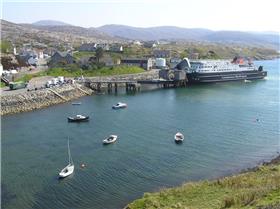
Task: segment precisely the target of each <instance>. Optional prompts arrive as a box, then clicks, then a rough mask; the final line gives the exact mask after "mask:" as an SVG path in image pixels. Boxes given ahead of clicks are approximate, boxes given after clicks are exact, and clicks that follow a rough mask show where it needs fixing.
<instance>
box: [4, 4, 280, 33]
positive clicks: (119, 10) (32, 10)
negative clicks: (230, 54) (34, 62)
mask: <svg viewBox="0 0 280 209" xmlns="http://www.w3.org/2000/svg"><path fill="white" fill-rule="evenodd" d="M0 1H2V4H1V7H2V8H1V9H2V11H1V19H4V20H8V21H11V22H15V23H33V22H36V21H38V20H46V19H48V20H59V21H63V22H66V23H70V24H72V25H77V26H82V27H98V26H102V25H105V24H122V25H129V26H135V27H152V26H163V25H168V26H179V27H185V28H208V29H211V30H239V31H256V32H263V31H275V32H280V24H279V22H277V20H279V19H280V18H279V16H280V15H279V14H280V13H279V8H280V1H279V0H265V1H264V0H80V1H79V0H0ZM278 2H279V3H278Z"/></svg>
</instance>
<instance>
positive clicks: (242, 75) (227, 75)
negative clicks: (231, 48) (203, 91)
mask: <svg viewBox="0 0 280 209" xmlns="http://www.w3.org/2000/svg"><path fill="white" fill-rule="evenodd" d="M266 76H267V72H266V71H259V70H254V71H242V72H223V73H187V78H188V82H189V83H212V82H225V81H239V80H256V79H263V78H264V77H266Z"/></svg>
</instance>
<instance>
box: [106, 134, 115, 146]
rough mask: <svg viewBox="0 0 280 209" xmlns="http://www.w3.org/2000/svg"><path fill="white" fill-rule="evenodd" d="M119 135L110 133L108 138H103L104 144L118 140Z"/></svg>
mask: <svg viewBox="0 0 280 209" xmlns="http://www.w3.org/2000/svg"><path fill="white" fill-rule="evenodd" d="M117 138H118V136H117V135H110V136H109V137H108V138H106V139H104V140H103V144H111V143H114V142H115V141H116V140H117Z"/></svg>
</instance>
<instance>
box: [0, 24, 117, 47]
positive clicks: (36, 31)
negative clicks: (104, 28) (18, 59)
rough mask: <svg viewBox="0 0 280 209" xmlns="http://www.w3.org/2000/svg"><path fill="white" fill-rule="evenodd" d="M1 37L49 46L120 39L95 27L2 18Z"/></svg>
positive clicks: (21, 42)
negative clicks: (25, 22)
mask: <svg viewBox="0 0 280 209" xmlns="http://www.w3.org/2000/svg"><path fill="white" fill-rule="evenodd" d="M1 39H2V40H6V41H11V42H12V43H14V44H16V45H22V44H23V43H30V42H33V43H42V44H47V45H48V46H59V45H67V44H68V43H71V44H73V45H75V44H80V43H82V42H107V43H110V42H116V41H120V39H117V38H113V37H110V36H109V35H106V34H104V33H103V32H99V31H97V30H95V29H86V28H82V27H78V26H72V25H60V26H57V25H51V26H49V25H44V26H42V25H32V24H15V23H11V22H8V21H5V20H1Z"/></svg>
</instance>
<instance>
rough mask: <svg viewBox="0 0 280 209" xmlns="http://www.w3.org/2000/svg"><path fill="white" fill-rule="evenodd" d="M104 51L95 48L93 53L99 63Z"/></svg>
mask: <svg viewBox="0 0 280 209" xmlns="http://www.w3.org/2000/svg"><path fill="white" fill-rule="evenodd" d="M103 54H104V51H103V49H102V48H97V49H96V52H95V56H96V60H97V62H98V63H99V60H100V59H101V58H102V57H103Z"/></svg>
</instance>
